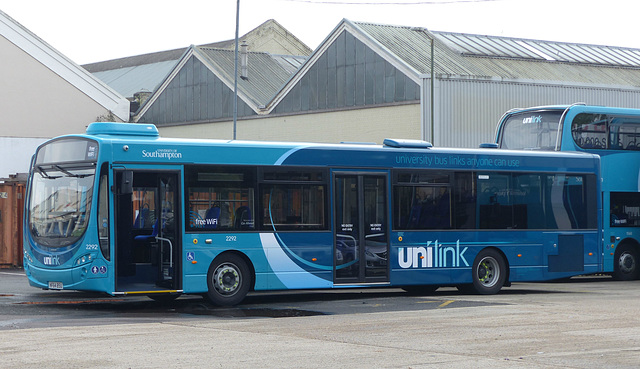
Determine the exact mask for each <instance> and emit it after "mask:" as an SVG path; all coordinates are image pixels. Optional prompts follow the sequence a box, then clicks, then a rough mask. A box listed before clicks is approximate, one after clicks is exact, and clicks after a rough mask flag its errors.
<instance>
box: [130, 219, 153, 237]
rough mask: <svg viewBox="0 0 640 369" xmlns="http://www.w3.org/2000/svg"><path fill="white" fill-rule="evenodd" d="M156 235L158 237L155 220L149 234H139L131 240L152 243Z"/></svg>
mask: <svg viewBox="0 0 640 369" xmlns="http://www.w3.org/2000/svg"><path fill="white" fill-rule="evenodd" d="M157 235H158V219H156V222H155V223H154V224H153V230H152V231H151V234H140V235H137V236H135V237H134V238H133V239H134V240H136V241H153V240H154V239H155V238H156V236H157Z"/></svg>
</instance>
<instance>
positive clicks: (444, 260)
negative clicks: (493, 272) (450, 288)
mask: <svg viewBox="0 0 640 369" xmlns="http://www.w3.org/2000/svg"><path fill="white" fill-rule="evenodd" d="M564 233H567V232H543V233H541V232H540V231H531V232H527V231H515V230H506V231H486V232H484V231H483V232H477V233H476V232H455V233H454V232H394V236H393V237H392V240H393V243H392V247H391V267H392V273H391V282H392V284H393V285H396V286H404V285H420V284H433V285H455V284H464V283H471V282H472V281H471V275H472V273H471V268H472V266H473V262H474V259H475V258H476V256H477V255H478V253H479V252H480V251H481V250H483V249H485V248H488V247H491V248H495V249H498V250H499V251H500V252H501V253H502V254H503V255H504V257H505V259H506V262H507V266H508V267H509V273H510V274H509V279H508V280H509V281H511V282H517V281H543V280H551V279H558V278H565V277H569V276H574V275H578V274H587V273H595V272H597V271H598V269H599V262H598V255H599V254H598V250H599V246H598V232H597V231H585V232H572V233H571V234H564Z"/></svg>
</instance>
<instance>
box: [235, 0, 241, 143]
mask: <svg viewBox="0 0 640 369" xmlns="http://www.w3.org/2000/svg"><path fill="white" fill-rule="evenodd" d="M239 28H240V0H237V1H236V49H235V55H234V70H233V75H234V79H233V139H234V140H235V139H236V128H237V124H238V30H239Z"/></svg>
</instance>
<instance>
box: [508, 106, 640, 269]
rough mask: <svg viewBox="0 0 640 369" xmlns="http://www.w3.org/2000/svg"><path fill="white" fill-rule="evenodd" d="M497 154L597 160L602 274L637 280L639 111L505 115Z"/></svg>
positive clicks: (565, 109) (574, 109) (585, 109)
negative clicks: (576, 155)
mask: <svg viewBox="0 0 640 369" xmlns="http://www.w3.org/2000/svg"><path fill="white" fill-rule="evenodd" d="M496 143H497V145H498V146H499V147H500V148H502V149H510V150H527V151H571V152H586V153H593V154H597V155H599V156H600V160H601V165H602V169H601V175H602V180H601V181H602V206H603V217H602V219H603V224H602V225H601V228H602V229H603V242H604V246H603V252H604V255H603V259H604V267H603V268H604V269H603V271H604V272H608V273H612V274H613V275H614V277H616V278H617V279H620V280H632V279H637V278H638V277H639V276H640V268H639V263H640V259H638V258H639V256H640V110H639V109H626V108H613V107H606V106H589V105H585V104H573V105H565V106H541V107H532V108H527V109H513V110H510V111H508V112H507V113H506V114H505V115H504V116H503V117H502V119H501V120H500V123H499V124H498V128H497V134H496Z"/></svg>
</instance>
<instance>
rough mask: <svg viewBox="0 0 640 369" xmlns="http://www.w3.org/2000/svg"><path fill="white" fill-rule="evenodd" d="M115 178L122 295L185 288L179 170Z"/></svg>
mask: <svg viewBox="0 0 640 369" xmlns="http://www.w3.org/2000/svg"><path fill="white" fill-rule="evenodd" d="M114 174H115V176H114V177H115V192H114V195H115V224H116V229H115V239H116V242H115V253H114V254H115V259H116V263H115V265H116V291H117V292H150V293H153V292H158V291H175V290H179V289H180V284H181V282H180V280H179V276H180V267H181V265H180V258H179V255H180V250H179V249H180V247H181V245H180V237H179V234H180V233H179V224H180V222H179V215H180V195H179V187H178V183H179V181H178V178H179V177H178V174H179V172H176V171H155V170H142V169H139V170H135V169H134V170H130V169H127V170H116V171H115V173H114Z"/></svg>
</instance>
